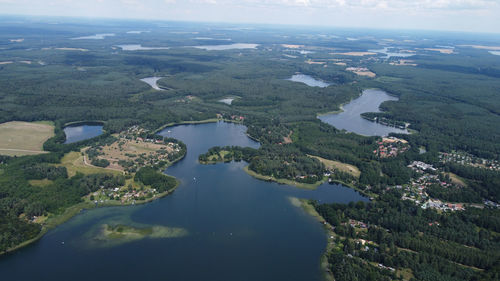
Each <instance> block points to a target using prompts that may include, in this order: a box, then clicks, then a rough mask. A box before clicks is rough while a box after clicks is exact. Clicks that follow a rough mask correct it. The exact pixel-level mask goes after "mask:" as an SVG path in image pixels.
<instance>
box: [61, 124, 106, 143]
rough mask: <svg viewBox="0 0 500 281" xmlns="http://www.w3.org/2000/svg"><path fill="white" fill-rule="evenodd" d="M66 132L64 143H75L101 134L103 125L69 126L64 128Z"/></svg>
mask: <svg viewBox="0 0 500 281" xmlns="http://www.w3.org/2000/svg"><path fill="white" fill-rule="evenodd" d="M64 133H65V134H66V142H64V143H74V142H77V141H82V140H86V139H91V138H95V137H97V136H99V135H101V134H102V125H80V126H68V127H66V128H64Z"/></svg>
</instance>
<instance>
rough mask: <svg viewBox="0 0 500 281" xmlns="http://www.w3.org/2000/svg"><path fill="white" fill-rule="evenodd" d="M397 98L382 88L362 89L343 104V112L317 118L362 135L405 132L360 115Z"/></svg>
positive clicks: (375, 109) (374, 110) (384, 134)
mask: <svg viewBox="0 0 500 281" xmlns="http://www.w3.org/2000/svg"><path fill="white" fill-rule="evenodd" d="M397 100H398V98H396V97H394V96H391V95H389V94H387V93H386V92H384V91H382V90H375V89H369V90H364V91H363V94H362V95H361V96H360V97H359V98H357V99H354V100H352V101H351V102H349V103H348V104H346V105H344V106H343V110H344V111H343V112H341V113H338V114H327V115H322V116H319V117H318V118H319V119H320V120H321V121H323V122H325V123H328V124H330V125H332V126H334V127H335V128H337V129H344V130H346V131H349V132H353V133H356V134H359V135H364V136H387V135H388V134H389V133H399V134H407V133H408V131H407V130H402V129H398V128H394V127H390V126H385V125H382V124H379V123H376V122H372V121H368V120H366V119H364V118H362V117H361V113H365V112H380V109H379V107H380V104H382V103H383V102H384V101H397Z"/></svg>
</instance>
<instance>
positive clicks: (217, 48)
mask: <svg viewBox="0 0 500 281" xmlns="http://www.w3.org/2000/svg"><path fill="white" fill-rule="evenodd" d="M257 46H259V44H251V43H234V44H226V45H203V46H192V47H193V48H197V49H203V50H207V51H225V50H233V49H255V48H257Z"/></svg>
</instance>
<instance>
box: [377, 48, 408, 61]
mask: <svg viewBox="0 0 500 281" xmlns="http://www.w3.org/2000/svg"><path fill="white" fill-rule="evenodd" d="M368 51H369V52H374V53H380V54H385V55H386V57H385V59H388V58H391V57H400V58H407V57H411V56H414V55H415V54H410V53H395V52H389V48H387V47H385V48H383V49H380V50H368Z"/></svg>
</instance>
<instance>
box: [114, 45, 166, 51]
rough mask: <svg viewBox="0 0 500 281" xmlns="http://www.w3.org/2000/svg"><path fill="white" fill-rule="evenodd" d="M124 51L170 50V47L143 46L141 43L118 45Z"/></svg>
mask: <svg viewBox="0 0 500 281" xmlns="http://www.w3.org/2000/svg"><path fill="white" fill-rule="evenodd" d="M116 46H117V47H120V48H121V49H122V50H123V51H150V50H168V49H170V48H169V47H143V46H142V45H140V44H127V45H116Z"/></svg>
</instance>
